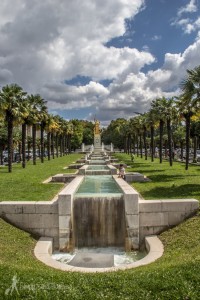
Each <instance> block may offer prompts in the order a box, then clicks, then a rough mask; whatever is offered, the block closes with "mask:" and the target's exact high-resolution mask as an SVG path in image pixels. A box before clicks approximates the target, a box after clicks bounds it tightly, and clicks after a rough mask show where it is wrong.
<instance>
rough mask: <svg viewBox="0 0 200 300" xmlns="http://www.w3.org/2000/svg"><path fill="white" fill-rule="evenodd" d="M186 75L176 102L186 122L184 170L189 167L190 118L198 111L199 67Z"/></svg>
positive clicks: (199, 98)
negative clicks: (181, 92)
mask: <svg viewBox="0 0 200 300" xmlns="http://www.w3.org/2000/svg"><path fill="white" fill-rule="evenodd" d="M187 73H188V77H187V78H186V79H185V80H183V81H182V83H181V88H182V91H183V94H182V95H180V97H179V99H178V101H177V104H178V107H179V111H180V113H181V114H182V115H183V117H184V118H185V122H186V165H185V169H186V170H188V166H189V151H190V124H191V117H192V116H193V115H194V114H195V113H196V112H197V111H199V109H200V66H198V67H196V68H194V70H187Z"/></svg>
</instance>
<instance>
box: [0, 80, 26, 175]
mask: <svg viewBox="0 0 200 300" xmlns="http://www.w3.org/2000/svg"><path fill="white" fill-rule="evenodd" d="M25 96H26V93H25V92H24V91H23V89H22V88H21V87H20V86H18V85H17V84H11V85H6V86H4V87H3V88H2V90H1V91H0V110H1V111H2V112H3V114H4V116H5V121H6V124H7V132H8V172H12V159H13V126H14V121H15V120H19V119H20V118H21V116H22V115H23V114H26V110H25V109H24V99H25Z"/></svg>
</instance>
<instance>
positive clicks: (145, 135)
mask: <svg viewBox="0 0 200 300" xmlns="http://www.w3.org/2000/svg"><path fill="white" fill-rule="evenodd" d="M146 137H147V128H146V126H144V131H143V141H144V153H145V160H147V140H146Z"/></svg>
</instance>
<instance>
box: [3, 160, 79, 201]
mask: <svg viewBox="0 0 200 300" xmlns="http://www.w3.org/2000/svg"><path fill="white" fill-rule="evenodd" d="M80 157H81V155H80V154H70V155H67V156H63V157H58V158H55V159H52V160H50V161H48V160H47V159H46V160H45V162H44V163H43V164H42V163H41V162H40V161H39V160H37V164H36V165H33V164H32V162H28V164H27V167H26V168H25V169H23V168H22V167H21V164H13V172H12V173H8V171H7V167H2V166H1V167H0V201H20V200H21V201H25V200H26V201H40V200H42V201H47V200H51V199H53V197H54V196H55V195H56V194H57V193H58V192H59V191H60V190H61V189H62V188H63V184H62V183H59V184H55V183H49V184H44V183H42V182H43V181H44V180H46V179H47V178H49V177H51V176H53V175H56V174H58V173H69V172H74V171H75V170H73V169H65V170H64V169H63V167H65V166H68V165H69V164H71V163H72V162H74V161H76V160H77V159H78V158H80Z"/></svg>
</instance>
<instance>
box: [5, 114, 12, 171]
mask: <svg viewBox="0 0 200 300" xmlns="http://www.w3.org/2000/svg"><path fill="white" fill-rule="evenodd" d="M6 120H7V130H8V172H9V173H11V172H12V160H13V117H12V114H11V113H10V112H9V111H7V114H6Z"/></svg>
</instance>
